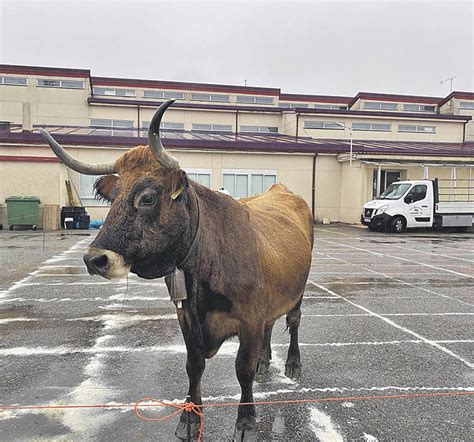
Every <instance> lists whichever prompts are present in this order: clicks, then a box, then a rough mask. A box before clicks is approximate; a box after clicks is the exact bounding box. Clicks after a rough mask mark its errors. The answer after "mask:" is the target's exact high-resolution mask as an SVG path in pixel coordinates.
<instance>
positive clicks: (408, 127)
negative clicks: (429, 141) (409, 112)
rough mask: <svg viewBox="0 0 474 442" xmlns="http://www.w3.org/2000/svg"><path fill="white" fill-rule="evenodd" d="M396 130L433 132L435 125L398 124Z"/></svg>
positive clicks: (434, 131)
mask: <svg viewBox="0 0 474 442" xmlns="http://www.w3.org/2000/svg"><path fill="white" fill-rule="evenodd" d="M398 132H416V133H425V134H435V133H436V126H417V125H411V124H399V125H398Z"/></svg>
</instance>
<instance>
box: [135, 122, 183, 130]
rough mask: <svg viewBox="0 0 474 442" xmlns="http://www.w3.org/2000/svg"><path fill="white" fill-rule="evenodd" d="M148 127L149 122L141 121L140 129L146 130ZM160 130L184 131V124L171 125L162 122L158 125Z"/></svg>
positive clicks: (170, 123)
mask: <svg viewBox="0 0 474 442" xmlns="http://www.w3.org/2000/svg"><path fill="white" fill-rule="evenodd" d="M149 127H150V122H149V121H142V129H147V130H148V128H149ZM160 129H169V130H184V123H172V122H168V121H162V122H161V124H160Z"/></svg>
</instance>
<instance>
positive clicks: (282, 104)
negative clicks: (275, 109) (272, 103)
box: [280, 103, 309, 109]
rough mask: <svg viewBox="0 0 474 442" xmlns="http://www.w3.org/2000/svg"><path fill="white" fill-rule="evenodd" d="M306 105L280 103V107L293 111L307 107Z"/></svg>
mask: <svg viewBox="0 0 474 442" xmlns="http://www.w3.org/2000/svg"><path fill="white" fill-rule="evenodd" d="M308 106H309V104H308V103H280V107H283V108H286V109H294V108H295V107H308Z"/></svg>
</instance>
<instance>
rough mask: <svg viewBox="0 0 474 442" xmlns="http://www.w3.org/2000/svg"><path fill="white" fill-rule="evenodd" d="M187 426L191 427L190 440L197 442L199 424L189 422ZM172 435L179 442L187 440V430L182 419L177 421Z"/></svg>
mask: <svg viewBox="0 0 474 442" xmlns="http://www.w3.org/2000/svg"><path fill="white" fill-rule="evenodd" d="M189 425H190V427H191V440H193V441H195V440H196V441H197V440H198V438H199V422H190V423H189ZM174 434H175V435H176V437H177V438H178V439H179V440H186V441H187V440H188V428H187V426H186V421H185V420H184V419H180V420H179V422H178V426H177V427H176V431H175V433H174Z"/></svg>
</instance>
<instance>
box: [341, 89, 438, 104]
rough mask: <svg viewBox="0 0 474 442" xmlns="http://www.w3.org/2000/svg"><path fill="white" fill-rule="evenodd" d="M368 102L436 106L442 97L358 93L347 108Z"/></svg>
mask: <svg viewBox="0 0 474 442" xmlns="http://www.w3.org/2000/svg"><path fill="white" fill-rule="evenodd" d="M359 99H360V100H370V101H395V102H398V103H426V104H438V103H439V102H440V101H441V100H442V97H425V96H420V95H399V94H383V93H374V92H359V93H358V94H357V95H356V96H355V97H354V98H353V99H352V101H351V102H350V103H349V107H352V106H353V105H354V104H355V103H356V102H357V100H359Z"/></svg>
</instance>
